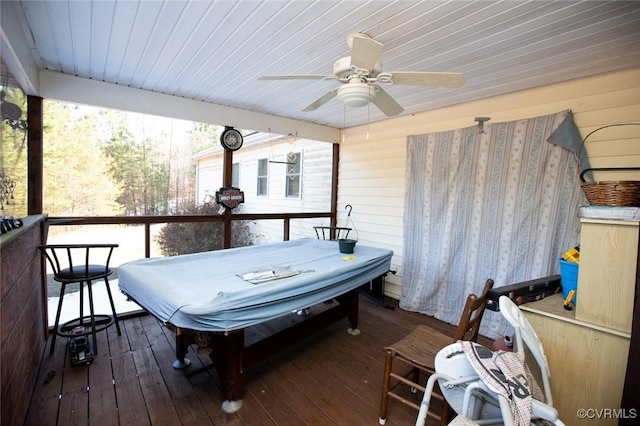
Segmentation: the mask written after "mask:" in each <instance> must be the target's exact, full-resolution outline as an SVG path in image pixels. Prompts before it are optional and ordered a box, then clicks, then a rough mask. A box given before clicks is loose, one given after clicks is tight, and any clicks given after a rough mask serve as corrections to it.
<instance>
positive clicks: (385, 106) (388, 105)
mask: <svg viewBox="0 0 640 426" xmlns="http://www.w3.org/2000/svg"><path fill="white" fill-rule="evenodd" d="M376 88H377V89H378V90H377V92H376V97H375V99H374V100H373V103H374V104H376V106H377V107H378V108H379V109H380V111H382V112H384V113H385V115H387V116H388V117H392V116H394V115H398V114H400V113H401V112H402V111H404V108H402V107H401V106H400V104H399V103H397V102H396V101H395V99H393V98H392V97H391V95H390V94H388V93H387V92H385V91H384V90H382V88H381V87H380V86H376Z"/></svg>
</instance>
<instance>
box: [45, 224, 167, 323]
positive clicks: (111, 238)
mask: <svg viewBox="0 0 640 426" xmlns="http://www.w3.org/2000/svg"><path fill="white" fill-rule="evenodd" d="M67 228H68V229H67ZM161 228H162V225H154V226H152V230H151V234H152V244H151V256H152V257H156V256H161V253H160V252H159V250H158V248H157V245H156V244H155V243H154V242H153V238H154V236H155V235H156V234H157V232H158V231H159V230H160V229H161ZM47 243H48V244H65V243H78V244H79V243H116V244H119V247H118V248H116V249H115V250H114V252H113V257H112V258H111V263H110V267H111V269H112V270H113V271H114V273H113V275H111V276H110V277H109V287H110V288H111V294H112V295H113V301H114V304H115V305H116V312H117V313H119V314H120V313H125V312H131V311H136V310H139V309H140V307H139V306H138V305H137V304H135V303H133V302H127V300H126V297H125V296H124V295H123V294H122V293H121V292H120V289H119V287H118V271H117V268H118V266H120V265H121V264H123V263H126V262H129V261H132V260H136V259H141V258H143V257H144V226H114V225H108V226H102V225H86V226H77V227H75V226H74V227H55V226H54V227H51V228H50V230H49V236H48V239H47ZM47 268H48V269H49V266H48V265H47ZM47 272H48V274H49V275H48V283H47V287H48V295H49V298H48V300H49V301H48V318H49V325H50V326H52V325H53V324H54V323H55V318H56V311H57V309H58V300H59V299H60V298H59V297H58V293H59V288H60V284H59V283H56V282H55V281H54V280H53V278H52V276H51V271H50V270H48V271H47ZM76 288H77V287H76ZM92 288H93V295H94V297H93V299H94V300H93V302H94V306H95V313H96V314H110V313H111V307H110V306H109V298H108V297H107V291H106V289H105V283H104V280H98V281H96V282H94V283H93V284H92ZM73 290H74V288H68V289H67V291H66V292H65V296H64V302H63V304H62V312H61V314H60V323H61V324H62V323H64V322H66V321H69V320H72V319H75V318H77V317H79V316H80V293H79V292H78V291H73ZM83 293H84V300H85V302H84V306H85V315H88V314H89V295H88V293H87V291H86V287H85V291H84V292H83Z"/></svg>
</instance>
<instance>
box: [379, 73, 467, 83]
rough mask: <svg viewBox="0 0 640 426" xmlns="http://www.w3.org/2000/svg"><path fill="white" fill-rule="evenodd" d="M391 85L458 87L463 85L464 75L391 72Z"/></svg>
mask: <svg viewBox="0 0 640 426" xmlns="http://www.w3.org/2000/svg"><path fill="white" fill-rule="evenodd" d="M389 74H391V75H392V76H393V77H392V78H391V79H392V80H393V84H406V85H411V86H435V87H460V86H462V85H463V84H464V75H463V74H460V73H457V72H411V71H392V72H390V73H389Z"/></svg>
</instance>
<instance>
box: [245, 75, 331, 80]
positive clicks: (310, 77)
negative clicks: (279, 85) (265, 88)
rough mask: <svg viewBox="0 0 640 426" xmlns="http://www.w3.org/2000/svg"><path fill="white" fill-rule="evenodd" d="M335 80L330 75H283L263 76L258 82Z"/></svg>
mask: <svg viewBox="0 0 640 426" xmlns="http://www.w3.org/2000/svg"><path fill="white" fill-rule="evenodd" d="M329 79H335V77H334V76H332V75H324V74H288V75H287V74H285V75H263V76H260V77H258V80H329Z"/></svg>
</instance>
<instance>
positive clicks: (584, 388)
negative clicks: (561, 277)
mask: <svg viewBox="0 0 640 426" xmlns="http://www.w3.org/2000/svg"><path fill="white" fill-rule="evenodd" d="M578 303H580V301H579V300H578ZM520 308H521V310H522V311H523V312H524V314H525V316H526V317H527V319H528V320H529V322H530V323H531V325H532V326H533V328H534V329H535V330H536V333H537V334H538V337H540V340H541V341H542V344H543V345H544V349H545V352H546V353H547V358H548V360H549V367H550V369H551V392H552V395H553V398H554V404H553V405H554V406H555V407H556V408H557V409H558V412H559V414H560V419H561V420H562V421H563V422H565V424H567V425H568V426H571V425H583V424H585V425H586V424H591V425H593V424H598V425H617V424H618V420H617V419H602V418H598V419H581V418H579V417H578V410H580V409H605V408H606V409H618V408H620V401H621V398H622V389H623V386H624V380H625V372H626V368H627V355H628V352H629V337H630V335H629V334H628V333H623V332H620V331H617V330H612V329H608V328H605V327H600V326H595V325H593V324H590V323H587V322H584V321H581V320H578V319H576V317H575V311H566V310H564V308H563V306H562V296H561V295H559V294H556V295H554V296H550V297H546V298H544V299H542V300H540V301H538V302H534V303H528V304H525V305H521V306H520Z"/></svg>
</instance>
